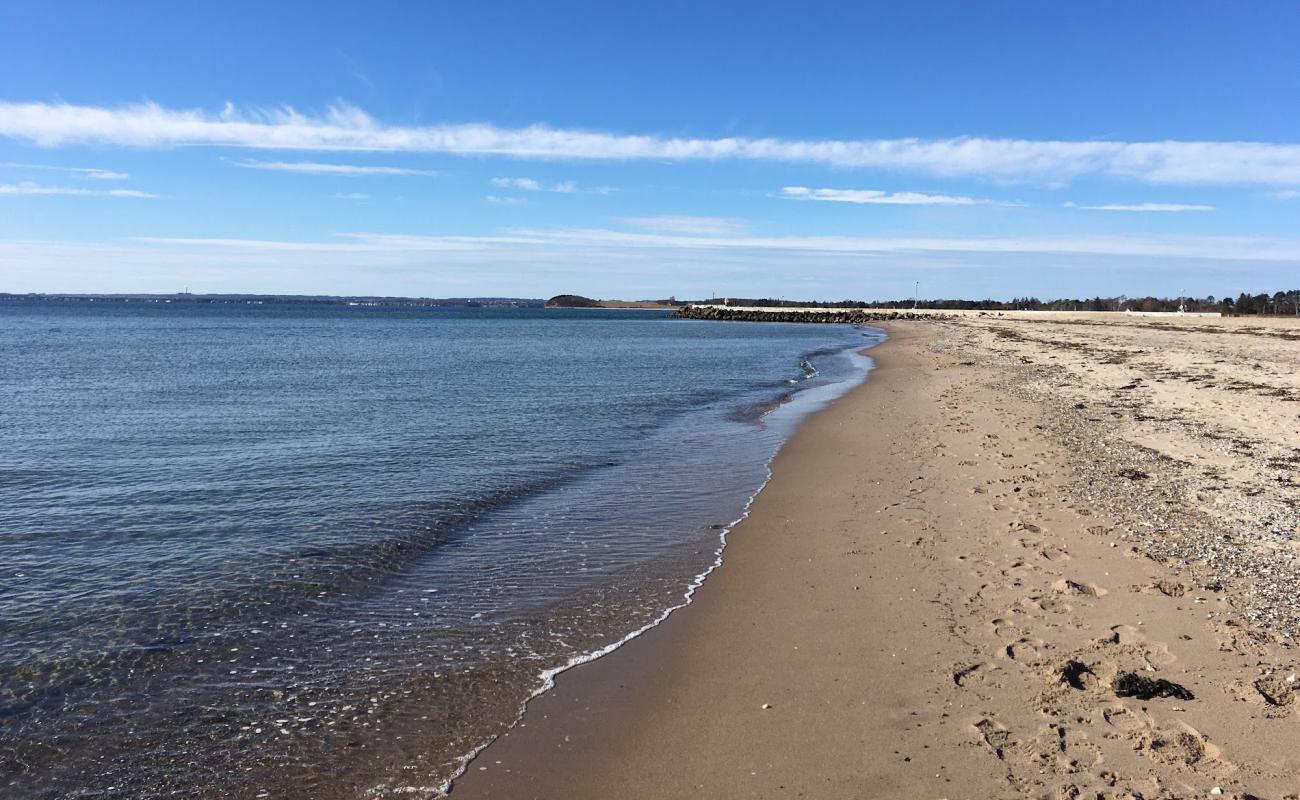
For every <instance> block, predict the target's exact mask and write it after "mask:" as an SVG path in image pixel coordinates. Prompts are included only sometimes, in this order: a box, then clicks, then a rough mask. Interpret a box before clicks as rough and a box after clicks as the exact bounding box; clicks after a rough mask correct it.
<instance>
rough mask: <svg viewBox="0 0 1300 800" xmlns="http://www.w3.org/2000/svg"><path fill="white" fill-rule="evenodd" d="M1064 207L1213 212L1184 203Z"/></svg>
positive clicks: (1106, 209) (1207, 208)
mask: <svg viewBox="0 0 1300 800" xmlns="http://www.w3.org/2000/svg"><path fill="white" fill-rule="evenodd" d="M1065 207H1066V208H1081V209H1084V210H1087V211H1155V212H1165V213H1170V212H1178V211H1213V210H1214V206H1202V205H1188V204H1186V203H1108V204H1106V205H1100V206H1080V205H1075V204H1074V203H1066V204H1065Z"/></svg>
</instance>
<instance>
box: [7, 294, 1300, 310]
mask: <svg viewBox="0 0 1300 800" xmlns="http://www.w3.org/2000/svg"><path fill="white" fill-rule="evenodd" d="M15 301H17V302H23V301H43V302H70V303H85V302H101V303H192V304H207V305H218V304H232V305H237V304H243V305H264V304H276V303H280V304H292V305H333V306H407V307H414V308H542V307H546V308H643V309H661V310H670V311H675V310H676V309H679V308H681V307H683V306H687V305H713V306H727V305H730V306H742V307H761V308H858V309H862V308H886V309H910V308H920V309H933V310H987V311H1143V312H1153V311H1155V312H1160V311H1178V310H1180V309H1181V310H1184V311H1189V312H1200V313H1207V312H1209V313H1220V314H1225V315H1228V316H1249V315H1268V316H1281V315H1286V316H1300V289H1290V290H1287V291H1278V292H1273V293H1272V294H1268V293H1260V294H1246V293H1245V292H1242V293H1241V294H1239V295H1237V297H1235V298H1234V297H1231V296H1229V295H1225V296H1223V297H1217V298H1216V297H1214V296H1208V297H1189V296H1184V297H1149V296H1148V297H1127V296H1125V295H1116V296H1114V297H1092V298H1059V299H1055V300H1040V299H1038V298H1037V297H1030V296H1026V297H1015V298H1012V299H1010V300H994V299H992V298H985V299H982V300H968V299H960V298H953V299H933V298H932V299H922V298H910V297H909V298H902V299H897V300H871V301H865V300H838V301H830V302H826V301H819V300H787V299H786V298H775V297H711V298H707V299H705V298H701V299H696V300H678V299H677V298H676V297H668V298H666V299H662V300H597V299H593V298H590V297H585V296H583V295H578V294H558V295H555V296H554V297H552V298H550V299H549V300H542V299H540V298H529V297H391V296H381V295H299V294H190V293H188V292H177V293H175V294H131V293H118V294H76V293H28V294H18V293H13V292H0V302H15Z"/></svg>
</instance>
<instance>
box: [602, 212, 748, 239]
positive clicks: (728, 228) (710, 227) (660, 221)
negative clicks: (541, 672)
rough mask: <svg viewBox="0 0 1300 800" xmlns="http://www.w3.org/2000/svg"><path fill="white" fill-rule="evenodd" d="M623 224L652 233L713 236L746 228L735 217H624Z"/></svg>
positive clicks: (742, 222)
mask: <svg viewBox="0 0 1300 800" xmlns="http://www.w3.org/2000/svg"><path fill="white" fill-rule="evenodd" d="M623 222H624V223H626V224H628V225H631V226H632V227H634V228H645V229H646V230H651V231H665V232H668V233H696V234H711V235H726V234H735V233H739V232H741V231H743V230H744V229H745V227H746V225H745V221H744V220H742V219H736V218H734V217H691V216H659V217H624V218H623Z"/></svg>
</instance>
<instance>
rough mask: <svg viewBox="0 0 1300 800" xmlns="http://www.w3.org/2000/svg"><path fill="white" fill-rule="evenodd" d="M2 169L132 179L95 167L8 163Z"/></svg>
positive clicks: (122, 174)
mask: <svg viewBox="0 0 1300 800" xmlns="http://www.w3.org/2000/svg"><path fill="white" fill-rule="evenodd" d="M0 167H5V168H8V169H39V170H52V171H54V172H66V173H68V174H69V175H76V176H77V177H80V178H91V179H92V180H97V181H124V180H126V179H127V178H129V177H131V176H130V175H128V174H126V173H125V172H115V171H113V170H110V169H98V168H95V167H56V166H53V165H51V164H15V163H13V162H8V163H4V164H0Z"/></svg>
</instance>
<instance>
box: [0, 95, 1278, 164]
mask: <svg viewBox="0 0 1300 800" xmlns="http://www.w3.org/2000/svg"><path fill="white" fill-rule="evenodd" d="M0 136H5V137H8V138H13V139H21V140H25V141H29V142H33V143H35V144H38V145H42V146H46V147H55V146H59V145H64V144H73V143H91V144H101V145H102V144H110V145H124V146H134V147H166V146H176V145H221V146H229V147H244V148H261V149H277V150H317V151H329V150H334V151H376V152H422V153H449V154H455V155H502V156H512V157H516V158H539V159H606V160H629V159H656V160H678V161H680V160H689V159H711V160H717V159H743V160H753V161H775V162H786V163H810V164H824V165H832V166H837V167H869V168H879V169H892V170H913V171H920V172H927V173H931V174H936V175H975V176H986V177H995V178H1011V179H1035V180H1048V181H1054V182H1056V181H1062V180H1068V179H1070V178H1073V177H1076V176H1079V175H1086V174H1103V175H1113V176H1120V177H1126V178H1134V179H1138V180H1144V181H1149V182H1153V183H1192V184H1195V183H1204V184H1250V183H1254V184H1268V185H1300V145H1297V144H1280V143H1270V142H1184V141H1155V142H1123V141H1055V140H1024V139H986V138H978V137H958V138H951V139H914V138H912V139H860V140H793V139H774V138H765V139H751V138H743V137H726V138H715V139H684V138H669V137H663V136H656V135H623V134H614V133H604V132H593V131H584V130H566V129H556V128H550V127H547V126H545V125H532V126H529V127H526V128H499V127H496V126H493V125H486V124H443V125H431V126H398V125H386V124H384V123H382V122H379V121H378V120H376V119H374V118H373V117H371V116H370V115H368V114H366V113H365V112H364V111H361V110H360V109H357V108H355V107H352V106H347V105H339V106H334V107H332V108H330V109H328V110H327V111H326V112H325V113H324V114H320V115H308V114H301V113H299V112H297V111H295V110H294V109H292V108H284V109H277V110H270V111H265V110H264V111H240V110H237V109H236V108H235V107H234V106H231V105H227V106H226V107H225V108H224V109H222V110H221V111H220V112H216V113H213V112H208V111H203V110H198V109H174V108H165V107H163V106H160V105H157V104H154V103H143V104H137V105H129V106H118V107H103V106H79V105H71V104H67V103H12V102H0Z"/></svg>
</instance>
